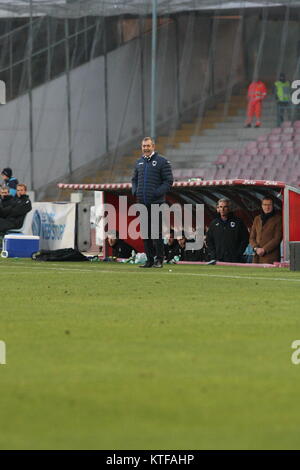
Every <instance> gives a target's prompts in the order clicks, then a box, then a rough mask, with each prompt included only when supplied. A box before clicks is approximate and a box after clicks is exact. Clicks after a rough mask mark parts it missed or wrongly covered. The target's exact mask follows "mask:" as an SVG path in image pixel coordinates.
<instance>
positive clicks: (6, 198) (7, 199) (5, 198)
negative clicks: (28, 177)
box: [0, 186, 14, 217]
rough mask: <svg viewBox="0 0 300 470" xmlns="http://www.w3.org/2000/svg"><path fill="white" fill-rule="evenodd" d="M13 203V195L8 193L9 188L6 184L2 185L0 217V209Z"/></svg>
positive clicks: (0, 212)
mask: <svg viewBox="0 0 300 470" xmlns="http://www.w3.org/2000/svg"><path fill="white" fill-rule="evenodd" d="M13 203H14V197H13V196H12V195H11V194H9V188H8V187H7V186H2V188H1V198H0V217H2V210H3V209H6V208H7V207H10V206H11V205H12V204H13ZM3 215H4V214H3Z"/></svg>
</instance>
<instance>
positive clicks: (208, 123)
mask: <svg viewBox="0 0 300 470" xmlns="http://www.w3.org/2000/svg"><path fill="white" fill-rule="evenodd" d="M244 120H245V96H244V94H243V95H236V96H235V95H234V96H232V97H231V101H230V103H229V104H227V105H226V104H225V103H219V104H218V105H216V107H215V108H214V109H211V110H207V111H206V112H205V114H204V117H203V118H202V119H201V120H200V119H196V120H194V121H193V122H186V123H183V124H182V125H181V126H180V128H179V129H177V130H175V131H174V132H173V133H171V134H169V135H165V136H159V137H158V138H157V139H156V149H157V150H158V152H160V153H161V154H162V155H164V156H165V157H166V158H168V159H169V160H170V161H171V163H172V167H173V169H174V171H175V174H176V169H180V170H182V169H185V168H186V169H188V170H189V171H190V170H191V169H192V168H196V169H199V168H201V169H202V168H207V167H208V166H209V165H212V163H213V162H214V161H215V160H216V157H217V156H218V155H219V154H220V151H221V150H223V148H224V143H225V142H226V146H230V145H231V143H232V142H233V141H234V140H236V139H237V132H238V131H240V132H242V134H244V135H242V136H241V138H243V139H244V140H247V141H248V140H251V139H253V138H254V136H257V135H258V134H261V133H262V130H260V129H243V124H244ZM246 130H248V133H247V132H244V131H246ZM249 131H250V132H249ZM265 131H266V130H265ZM252 135H253V136H252ZM239 139H240V137H239ZM140 155H141V151H140V148H137V149H135V150H133V152H132V153H131V155H125V156H122V157H121V158H120V159H118V161H117V162H116V163H115V164H114V167H113V168H110V169H109V168H104V169H103V170H101V171H98V172H96V173H95V174H93V175H92V176H89V177H86V178H85V179H84V180H83V182H84V183H96V182H97V183H101V182H108V181H110V182H125V181H130V179H131V176H132V169H133V166H134V163H135V161H136V159H137V158H139V156H140ZM108 166H109V162H108ZM196 176H197V175H196Z"/></svg>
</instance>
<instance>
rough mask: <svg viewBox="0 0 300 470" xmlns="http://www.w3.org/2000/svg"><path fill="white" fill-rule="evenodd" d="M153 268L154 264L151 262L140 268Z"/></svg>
mask: <svg viewBox="0 0 300 470" xmlns="http://www.w3.org/2000/svg"><path fill="white" fill-rule="evenodd" d="M152 266H153V262H152V263H151V262H150V261H146V263H145V264H142V265H141V266H139V268H152Z"/></svg>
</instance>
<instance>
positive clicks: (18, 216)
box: [0, 184, 31, 234]
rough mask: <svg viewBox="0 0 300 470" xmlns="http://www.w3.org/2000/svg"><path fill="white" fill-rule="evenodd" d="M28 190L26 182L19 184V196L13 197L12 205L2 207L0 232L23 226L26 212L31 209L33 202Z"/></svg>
mask: <svg viewBox="0 0 300 470" xmlns="http://www.w3.org/2000/svg"><path fill="white" fill-rule="evenodd" d="M26 191H27V187H26V184H18V186H17V197H15V198H14V199H13V202H12V204H11V205H8V206H7V207H5V208H2V210H1V213H0V234H5V233H6V232H7V231H8V230H12V229H18V228H21V227H22V225H23V222H24V219H25V216H26V214H27V213H28V212H30V211H31V202H30V199H29V197H28V196H27V194H26Z"/></svg>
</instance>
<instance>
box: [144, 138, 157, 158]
mask: <svg viewBox="0 0 300 470" xmlns="http://www.w3.org/2000/svg"><path fill="white" fill-rule="evenodd" d="M142 152H143V155H145V156H146V157H150V155H151V153H153V152H154V144H153V142H152V140H148V139H147V140H143V142H142Z"/></svg>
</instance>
